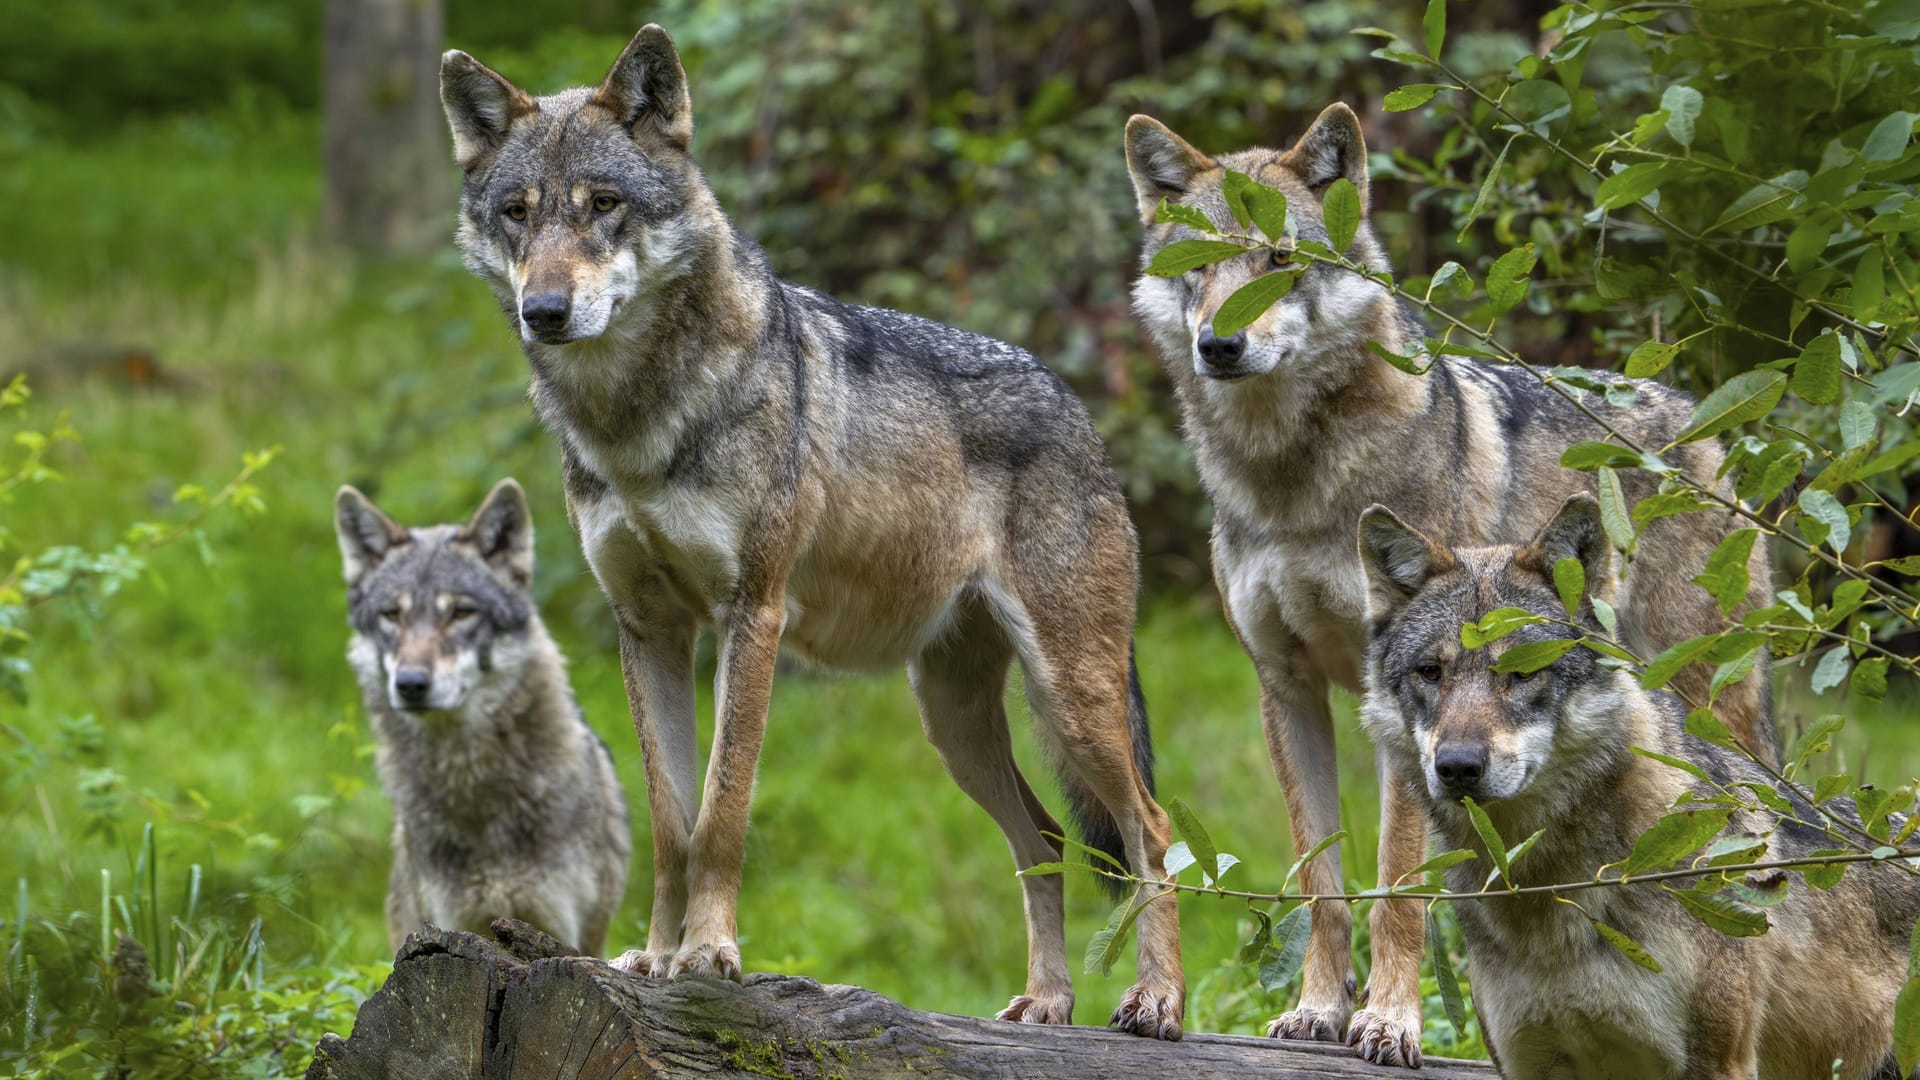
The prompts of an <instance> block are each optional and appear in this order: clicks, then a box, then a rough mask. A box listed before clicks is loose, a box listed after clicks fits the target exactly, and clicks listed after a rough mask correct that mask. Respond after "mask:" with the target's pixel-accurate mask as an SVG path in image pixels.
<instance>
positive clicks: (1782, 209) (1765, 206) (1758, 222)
mask: <svg viewBox="0 0 1920 1080" xmlns="http://www.w3.org/2000/svg"><path fill="white" fill-rule="evenodd" d="M1807 179H1808V177H1807V173H1806V171H1805V170H1803V169H1795V170H1793V171H1792V172H1787V173H1781V174H1780V175H1779V176H1776V177H1774V178H1773V179H1771V180H1764V181H1761V182H1760V183H1758V184H1755V185H1753V186H1752V187H1750V188H1748V189H1747V191H1746V193H1745V194H1743V195H1741V196H1740V197H1739V198H1737V199H1735V200H1733V203H1732V204H1731V205H1729V206H1728V207H1727V208H1726V210H1725V211H1723V212H1722V213H1721V214H1720V220H1718V221H1716V222H1714V223H1713V227H1712V228H1710V229H1708V230H1707V231H1708V232H1709V233H1715V232H1720V231H1721V230H1723V229H1724V230H1731V231H1735V232H1744V231H1746V230H1748V229H1757V228H1759V227H1760V226H1762V225H1771V224H1773V223H1774V222H1776V221H1779V220H1780V219H1781V218H1783V217H1786V216H1787V215H1788V214H1791V213H1793V212H1794V210H1795V209H1797V208H1798V207H1799V204H1800V202H1801V198H1800V189H1801V188H1804V187H1806V186H1807Z"/></svg>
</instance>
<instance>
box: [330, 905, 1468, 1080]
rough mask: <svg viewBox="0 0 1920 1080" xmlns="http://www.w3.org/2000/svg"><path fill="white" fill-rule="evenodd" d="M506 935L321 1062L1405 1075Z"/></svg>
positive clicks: (1296, 1053)
mask: <svg viewBox="0 0 1920 1080" xmlns="http://www.w3.org/2000/svg"><path fill="white" fill-rule="evenodd" d="M493 934H494V939H495V940H491V941H490V940H488V939H486V938H483V937H480V936H479V935H476V934H469V933H460V932H450V931H446V930H438V929H434V928H431V927H429V928H427V929H425V930H423V931H420V932H419V933H416V934H413V935H411V936H409V937H408V938H407V941H406V944H404V945H402V946H401V948H400V955H399V956H398V957H397V958H396V960H395V962H394V968H393V975H392V977H391V978H389V979H388V980H387V984H386V985H385V986H384V987H382V988H381V989H380V991H379V992H378V993H376V994H374V995H373V996H372V997H370V998H368V999H367V1002H366V1004H365V1005H362V1006H361V1008H360V1016H359V1019H358V1020H357V1021H356V1022H355V1024H354V1028H353V1036H352V1038H348V1039H342V1038H341V1037H339V1036H338V1035H328V1036H326V1037H325V1038H323V1039H321V1040H320V1045H319V1047H318V1049H317V1050H316V1052H315V1055H314V1059H313V1064H312V1065H311V1066H310V1067H309V1068H308V1070H307V1080H372V1078H385V1077H406V1078H408V1080H442V1078H452V1077H475V1076H483V1077H510V1076H512V1077H518V1076H541V1077H590V1078H593V1080H600V1078H603V1077H604V1078H612V1077H646V1078H651V1077H696V1076H697V1077H703V1078H711V1077H787V1078H792V1080H869V1078H875V1080H877V1078H880V1077H889V1078H892V1077H900V1076H906V1075H913V1076H929V1077H954V1078H972V1077H1058V1078H1062V1080H1079V1078H1083V1077H1084V1078H1089V1080H1091V1078H1094V1077H1114V1076H1176V1075H1177V1076H1178V1077H1179V1078H1180V1080H1216V1078H1218V1080H1225V1078H1227V1077H1233V1078H1235V1080H1245V1078H1248V1077H1268V1078H1273V1080H1306V1078H1309V1077H1313V1078H1318V1077H1357V1076H1372V1077H1383V1076H1401V1075H1405V1074H1404V1073H1403V1072H1402V1071H1401V1070H1398V1069H1381V1068H1377V1067H1375V1066H1371V1065H1368V1064H1367V1063H1365V1062H1363V1061H1361V1060H1359V1059H1358V1058H1356V1057H1354V1056H1353V1054H1352V1052H1351V1051H1348V1050H1346V1049H1345V1048H1343V1047H1335V1046H1317V1045H1307V1044H1299V1043H1277V1042H1274V1041H1272V1040H1270V1039H1254V1038H1246V1037H1241V1036H1233V1035H1189V1036H1187V1037H1186V1039H1185V1040H1184V1041H1181V1042H1178V1043H1163V1042H1156V1041H1153V1040H1150V1039H1141V1038H1137V1037H1135V1036H1131V1035H1122V1034H1120V1033H1118V1032H1114V1031H1109V1030H1107V1029H1105V1028H1096V1027H1037V1026H1030V1025H1022V1024H1009V1023H1005V1022H1002V1021H998V1020H985V1019H979V1018H975V1017H968V1016H947V1015H943V1014H940V1013H923V1012H915V1011H914V1010H912V1009H909V1008H906V1007H905V1006H903V1005H900V1004H899V1003H897V1002H894V1001H891V1000H889V999H887V998H884V997H882V996H880V995H879V994H876V993H874V992H872V991H870V990H863V989H861V988H859V987H857V986H822V985H821V984H819V983H817V982H815V981H813V980H812V979H802V978H795V977H792V976H783V975H750V976H748V977H747V981H746V984H745V985H737V984H734V983H730V982H717V981H711V980H696V979H682V980H677V981H671V982H669V981H663V980H655V979H639V978H634V977H632V976H629V975H625V974H623V973H621V972H618V971H615V970H614V969H613V968H611V967H608V966H607V964H606V963H605V962H603V961H601V960H597V959H593V958H591V957H585V956H576V955H570V951H569V950H568V949H567V948H566V947H564V946H562V945H561V944H560V943H559V942H557V941H554V940H553V939H552V938H550V937H547V936H546V935H545V934H542V933H541V932H539V931H538V930H535V929H533V928H532V927H530V926H527V925H526V924H525V923H519V922H514V921H511V920H507V919H502V920H499V921H498V922H495V923H494V924H493ZM1494 1075H1495V1074H1494V1071H1493V1069H1492V1068H1491V1067H1490V1066H1488V1065H1486V1064H1485V1063H1482V1062H1467V1061H1444V1060H1436V1059H1431V1058H1430V1059H1428V1061H1427V1065H1426V1068H1424V1069H1423V1070H1421V1072H1420V1073H1419V1076H1420V1077H1421V1078H1422V1080H1467V1078H1473V1080H1485V1078H1489V1077H1493V1076H1494Z"/></svg>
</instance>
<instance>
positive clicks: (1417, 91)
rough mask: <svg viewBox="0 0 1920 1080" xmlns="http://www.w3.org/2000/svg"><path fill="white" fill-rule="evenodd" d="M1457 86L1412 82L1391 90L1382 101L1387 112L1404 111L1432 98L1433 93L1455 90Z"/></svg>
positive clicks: (1415, 107) (1417, 106) (1423, 103)
mask: <svg viewBox="0 0 1920 1080" xmlns="http://www.w3.org/2000/svg"><path fill="white" fill-rule="evenodd" d="M1457 89H1459V87H1456V86H1449V85H1446V84H1444V83H1413V84H1411V85H1409V86H1403V87H1401V88H1400V89H1398V90H1395V91H1392V92H1391V93H1389V94H1388V95H1387V99H1386V101H1385V102H1383V104H1384V106H1385V107H1386V110H1387V111H1388V112H1406V111H1408V110H1409V109H1417V108H1419V107H1420V106H1422V105H1425V104H1426V103H1427V102H1429V101H1432V100H1433V95H1435V94H1437V93H1439V92H1440V91H1442V90H1457Z"/></svg>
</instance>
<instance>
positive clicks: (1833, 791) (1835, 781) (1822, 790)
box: [1813, 773, 1853, 805]
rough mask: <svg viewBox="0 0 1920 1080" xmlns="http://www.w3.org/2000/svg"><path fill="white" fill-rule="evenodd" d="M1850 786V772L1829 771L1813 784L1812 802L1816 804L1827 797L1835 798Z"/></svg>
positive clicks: (1824, 800)
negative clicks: (1829, 772)
mask: <svg viewBox="0 0 1920 1080" xmlns="http://www.w3.org/2000/svg"><path fill="white" fill-rule="evenodd" d="M1852 787H1853V776H1852V774H1851V773H1831V774H1829V775H1827V776H1823V777H1821V778H1820V779H1819V781H1818V782H1816V783H1815V784H1814V785H1813V801H1814V804H1815V805H1818V804H1820V803H1823V802H1826V801H1827V800H1829V799H1837V798H1839V797H1840V796H1842V795H1845V794H1846V793H1847V791H1848V790H1849V789H1851V788H1852Z"/></svg>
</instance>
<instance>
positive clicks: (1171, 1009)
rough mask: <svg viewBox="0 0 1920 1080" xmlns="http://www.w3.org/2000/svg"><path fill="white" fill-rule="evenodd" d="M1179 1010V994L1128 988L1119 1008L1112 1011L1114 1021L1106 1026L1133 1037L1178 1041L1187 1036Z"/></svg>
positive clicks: (1142, 988) (1143, 988) (1110, 1021)
mask: <svg viewBox="0 0 1920 1080" xmlns="http://www.w3.org/2000/svg"><path fill="white" fill-rule="evenodd" d="M1180 1007H1181V995H1180V993H1179V992H1178V991H1174V992H1171V993H1168V992H1164V991H1155V990H1151V989H1149V988H1147V987H1145V986H1138V985H1136V986H1132V987H1129V988H1128V989H1127V992H1126V994H1125V995H1123V996H1122V997H1121V998H1120V1005H1119V1007H1117V1008H1115V1009H1114V1010H1113V1019H1111V1020H1109V1021H1107V1023H1108V1024H1109V1025H1111V1026H1112V1027H1115V1028H1118V1029H1119V1030H1121V1031H1124V1032H1126V1033H1128V1034H1130V1035H1144V1036H1146V1037H1147V1038H1149V1039H1165V1040H1166V1041H1168V1042H1179V1041H1180V1037H1181V1036H1182V1035H1184V1034H1186V1032H1185V1031H1184V1030H1183V1029H1182V1028H1181V1027H1180Z"/></svg>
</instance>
